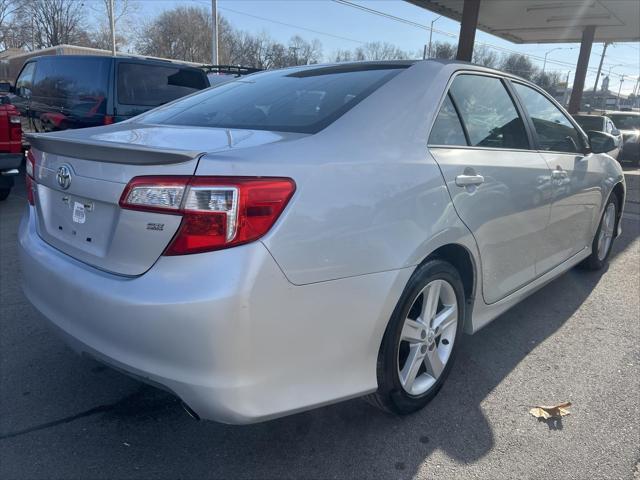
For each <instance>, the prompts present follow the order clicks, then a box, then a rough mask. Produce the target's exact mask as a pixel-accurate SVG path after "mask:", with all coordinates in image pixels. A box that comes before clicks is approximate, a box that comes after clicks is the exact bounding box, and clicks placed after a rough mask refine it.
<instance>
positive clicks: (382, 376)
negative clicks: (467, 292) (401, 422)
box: [365, 260, 466, 415]
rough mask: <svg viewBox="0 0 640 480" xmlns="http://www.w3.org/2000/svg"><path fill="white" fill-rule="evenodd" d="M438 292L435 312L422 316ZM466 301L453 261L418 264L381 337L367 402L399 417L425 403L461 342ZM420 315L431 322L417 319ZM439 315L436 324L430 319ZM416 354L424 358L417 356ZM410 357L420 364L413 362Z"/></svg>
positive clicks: (431, 309)
mask: <svg viewBox="0 0 640 480" xmlns="http://www.w3.org/2000/svg"><path fill="white" fill-rule="evenodd" d="M436 293H437V294H438V302H437V304H436V307H435V308H436V314H435V315H433V314H431V315H429V314H425V313H424V311H425V310H426V311H433V308H429V305H433V302H429V301H427V299H429V298H433V297H435V295H436ZM430 294H431V297H430ZM425 302H426V304H425ZM465 305H466V304H465V298H464V288H463V285H462V280H461V279H460V275H459V274H458V272H457V270H456V269H455V268H454V267H453V266H452V265H451V264H449V263H447V262H445V261H442V260H430V261H428V262H426V263H425V264H423V265H421V266H420V267H418V269H417V270H416V271H415V272H414V274H413V275H412V277H411V279H410V280H409V282H408V284H407V286H406V287H405V290H404V292H403V293H402V296H401V297H400V300H399V301H398V305H397V306H396V308H395V309H394V312H393V314H392V316H391V319H390V321H389V324H388V325H387V329H386V331H385V334H384V337H383V339H382V345H381V346H380V351H379V353H378V363H377V376H378V390H377V391H376V392H375V393H373V394H371V395H368V396H367V397H365V400H367V401H368V402H369V403H371V404H372V405H374V406H376V407H378V408H381V409H382V410H385V411H387V412H391V413H395V414H399V415H406V414H409V413H412V412H415V411H417V410H420V409H421V408H423V407H424V406H425V405H427V403H429V402H430V401H431V400H432V399H433V398H434V397H435V396H436V394H437V393H438V391H439V390H440V388H441V387H442V384H443V383H444V381H445V380H446V378H447V376H448V375H449V372H450V371H451V367H452V365H453V361H454V358H455V354H456V351H457V349H458V346H459V344H460V336H461V334H462V326H463V325H462V324H463V321H464V318H465ZM452 309H453V310H454V312H453V313H452ZM421 317H427V318H431V320H430V321H429V322H420V321H419V320H420V319H421ZM434 317H435V318H434ZM438 318H440V320H441V323H440V325H438V323H437V322H434V320H437V319H438ZM453 318H455V323H453V320H452V319H453ZM409 320H412V323H411V322H408V321H409ZM416 320H417V321H416ZM435 327H439V328H438V329H435ZM405 338H410V340H405ZM420 355H422V356H423V360H419V359H420V358H421V357H420ZM434 355H435V356H434ZM436 357H437V359H436ZM411 359H417V360H419V362H417V363H411V362H410V360H411ZM430 359H432V360H430ZM438 359H439V360H440V361H438ZM410 365H414V366H415V365H419V369H415V368H414V369H411V368H410ZM414 371H415V372H416V375H415V380H414V381H412V382H411V375H410V372H414ZM438 372H439V374H438V375H435V374H436V373H438Z"/></svg>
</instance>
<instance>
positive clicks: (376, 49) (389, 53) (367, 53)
mask: <svg viewBox="0 0 640 480" xmlns="http://www.w3.org/2000/svg"><path fill="white" fill-rule="evenodd" d="M409 57H410V55H409V54H408V53H407V52H405V51H404V50H401V49H399V48H398V47H396V46H395V45H393V44H391V43H387V42H369V43H367V44H365V45H364V46H362V47H358V48H356V50H355V53H354V59H355V60H402V59H406V58H409Z"/></svg>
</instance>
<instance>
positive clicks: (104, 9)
mask: <svg viewBox="0 0 640 480" xmlns="http://www.w3.org/2000/svg"><path fill="white" fill-rule="evenodd" d="M113 3H114V8H113V12H114V15H113V17H114V18H113V19H114V24H115V27H116V50H123V49H124V47H125V46H126V45H128V43H129V41H130V40H131V38H130V32H131V31H133V30H134V25H133V22H132V14H133V13H134V11H135V10H136V6H137V5H136V4H135V3H134V2H133V1H131V0H114V2H113ZM109 9H110V6H109V0H101V1H100V2H98V3H97V4H96V5H94V6H92V10H93V11H94V12H95V13H96V15H97V17H98V18H99V19H100V21H99V23H98V24H97V25H96V27H95V29H94V30H93V31H92V32H91V43H92V46H93V47H95V48H102V49H104V50H110V49H111V26H110V24H109V23H110V22H109Z"/></svg>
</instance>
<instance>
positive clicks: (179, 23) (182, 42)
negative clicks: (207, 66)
mask: <svg viewBox="0 0 640 480" xmlns="http://www.w3.org/2000/svg"><path fill="white" fill-rule="evenodd" d="M136 46H137V49H138V51H139V52H140V53H142V54H143V55H153V56H156V57H166V58H175V59H178V60H186V61H189V62H202V63H206V62H208V61H209V59H210V58H211V14H210V13H209V11H208V10H207V9H206V8H204V7H194V6H188V7H185V6H178V7H176V8H174V9H172V10H167V11H165V12H162V13H161V14H160V15H159V16H158V17H157V18H155V19H154V20H153V21H151V22H150V23H147V24H146V25H145V26H144V27H143V29H142V32H141V34H140V35H139V37H138V41H137V43H136Z"/></svg>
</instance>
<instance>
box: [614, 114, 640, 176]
mask: <svg viewBox="0 0 640 480" xmlns="http://www.w3.org/2000/svg"><path fill="white" fill-rule="evenodd" d="M607 116H608V117H609V118H610V119H611V120H612V121H613V123H614V125H615V126H616V127H617V128H618V130H620V132H622V138H623V145H622V154H621V155H620V158H621V159H624V160H630V161H632V162H635V163H636V164H638V165H640V113H638V112H609V113H607Z"/></svg>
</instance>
